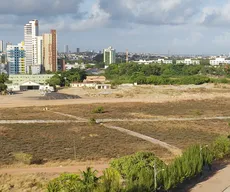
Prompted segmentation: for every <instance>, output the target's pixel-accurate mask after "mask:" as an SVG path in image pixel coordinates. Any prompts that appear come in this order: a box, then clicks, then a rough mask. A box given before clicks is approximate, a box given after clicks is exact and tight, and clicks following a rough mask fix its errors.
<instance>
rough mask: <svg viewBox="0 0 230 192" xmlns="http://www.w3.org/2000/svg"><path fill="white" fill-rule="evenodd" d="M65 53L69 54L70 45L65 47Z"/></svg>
mask: <svg viewBox="0 0 230 192" xmlns="http://www.w3.org/2000/svg"><path fill="white" fill-rule="evenodd" d="M64 52H65V53H66V54H68V53H69V46H68V45H65V47H64Z"/></svg>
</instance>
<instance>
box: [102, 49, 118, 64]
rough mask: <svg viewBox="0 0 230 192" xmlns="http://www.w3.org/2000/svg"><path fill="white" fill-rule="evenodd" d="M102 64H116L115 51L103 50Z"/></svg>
mask: <svg viewBox="0 0 230 192" xmlns="http://www.w3.org/2000/svg"><path fill="white" fill-rule="evenodd" d="M104 63H105V65H109V64H112V63H116V50H115V49H113V48H112V47H109V48H108V49H104Z"/></svg>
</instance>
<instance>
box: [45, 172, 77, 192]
mask: <svg viewBox="0 0 230 192" xmlns="http://www.w3.org/2000/svg"><path fill="white" fill-rule="evenodd" d="M79 186H80V181H79V176H78V175H76V174H67V173H64V174H62V175H60V176H59V177H58V178H56V179H54V180H52V181H50V182H49V183H48V186H47V191H48V192H59V191H62V192H75V191H78V188H79Z"/></svg>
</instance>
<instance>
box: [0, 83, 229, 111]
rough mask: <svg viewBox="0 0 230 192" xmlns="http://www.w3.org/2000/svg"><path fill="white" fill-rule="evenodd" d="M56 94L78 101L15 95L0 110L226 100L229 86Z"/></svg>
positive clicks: (3, 99) (34, 93)
mask: <svg viewBox="0 0 230 192" xmlns="http://www.w3.org/2000/svg"><path fill="white" fill-rule="evenodd" d="M59 93H64V94H70V95H78V96H80V97H81V98H79V99H66V100H39V99H38V98H39V97H43V96H42V95H41V94H40V92H39V91H27V92H19V93H18V94H15V95H11V96H0V107H2V108H8V107H26V106H49V105H67V104H91V103H118V102H119V103H123V102H145V103H164V102H174V101H183V100H204V99H214V98H217V97H224V98H230V94H229V93H230V85H214V84H207V85H199V86H198V85H185V86H172V85H168V86H134V87H124V88H119V89H112V90H104V91H102V90H92V89H90V90H89V89H82V88H69V89H63V90H60V91H59Z"/></svg>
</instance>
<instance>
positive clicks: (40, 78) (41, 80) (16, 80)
mask: <svg viewBox="0 0 230 192" xmlns="http://www.w3.org/2000/svg"><path fill="white" fill-rule="evenodd" d="M53 76H54V74H38V75H9V80H10V81H11V82H12V84H13V85H21V84H22V83H25V82H35V83H37V84H45V83H46V81H47V80H49V79H50V78H51V77H53Z"/></svg>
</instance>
